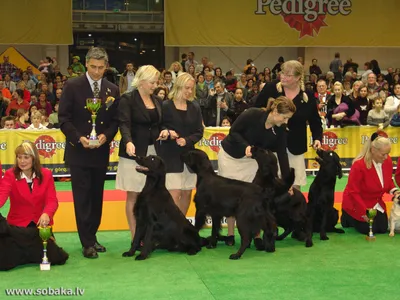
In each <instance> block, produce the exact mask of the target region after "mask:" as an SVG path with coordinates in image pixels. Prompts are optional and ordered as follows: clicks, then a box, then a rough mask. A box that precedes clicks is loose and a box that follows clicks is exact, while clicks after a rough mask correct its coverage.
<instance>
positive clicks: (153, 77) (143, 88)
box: [115, 65, 161, 256]
mask: <svg viewBox="0 0 400 300" xmlns="http://www.w3.org/2000/svg"><path fill="white" fill-rule="evenodd" d="M159 77H160V72H159V71H158V70H157V69H156V68H155V67H153V66H150V65H145V66H141V67H140V68H139V69H138V71H137V72H136V74H135V78H134V79H133V81H132V87H133V90H132V91H131V92H127V93H125V94H123V95H122V96H121V100H120V102H119V106H118V119H119V128H120V132H121V143H120V147H119V154H118V155H119V162H118V171H117V177H116V186H115V187H116V189H119V190H122V191H126V206H125V208H126V218H127V220H128V225H129V230H130V231H131V236H132V240H133V238H134V236H135V229H136V220H135V217H134V215H133V208H134V207H135V203H136V200H137V197H138V195H139V193H140V192H141V191H142V189H143V187H144V184H145V181H146V176H145V175H143V174H141V173H139V172H136V171H135V167H136V166H137V164H136V161H135V160H134V158H135V156H136V155H139V156H146V155H151V154H153V155H157V154H158V152H159V149H158V146H159V143H158V142H157V141H156V140H157V138H158V136H159V134H160V122H161V103H160V102H159V99H158V97H157V96H155V95H154V90H155V89H156V88H157V81H158V78H159ZM123 255H124V256H127V255H128V252H126V253H124V254H123Z"/></svg>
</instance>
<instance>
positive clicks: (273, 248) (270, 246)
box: [265, 245, 275, 252]
mask: <svg viewBox="0 0 400 300" xmlns="http://www.w3.org/2000/svg"><path fill="white" fill-rule="evenodd" d="M265 252H275V245H269V246H267V247H265Z"/></svg>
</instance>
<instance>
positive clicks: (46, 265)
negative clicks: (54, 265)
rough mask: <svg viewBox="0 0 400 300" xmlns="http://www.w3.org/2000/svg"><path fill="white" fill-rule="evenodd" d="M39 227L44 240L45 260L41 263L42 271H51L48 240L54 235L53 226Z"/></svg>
mask: <svg viewBox="0 0 400 300" xmlns="http://www.w3.org/2000/svg"><path fill="white" fill-rule="evenodd" d="M38 229H39V236H40V238H41V239H42V241H43V260H42V263H41V264H40V271H49V270H50V262H49V259H48V258H47V241H48V240H49V238H50V237H51V236H52V232H51V226H46V227H41V226H39V227H38Z"/></svg>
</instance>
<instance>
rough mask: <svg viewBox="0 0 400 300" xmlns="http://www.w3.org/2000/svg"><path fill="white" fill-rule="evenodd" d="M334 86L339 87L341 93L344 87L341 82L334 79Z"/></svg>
mask: <svg viewBox="0 0 400 300" xmlns="http://www.w3.org/2000/svg"><path fill="white" fill-rule="evenodd" d="M335 87H340V90H341V91H342V93H343V91H344V88H343V84H342V83H341V82H340V81H336V82H335V83H334V84H333V88H335Z"/></svg>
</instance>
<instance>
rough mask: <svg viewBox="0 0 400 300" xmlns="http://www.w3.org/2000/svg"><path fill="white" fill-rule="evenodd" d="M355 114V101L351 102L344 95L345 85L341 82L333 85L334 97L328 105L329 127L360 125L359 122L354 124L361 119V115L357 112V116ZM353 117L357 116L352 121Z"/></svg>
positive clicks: (332, 96)
mask: <svg viewBox="0 0 400 300" xmlns="http://www.w3.org/2000/svg"><path fill="white" fill-rule="evenodd" d="M355 113H356V111H355V108H354V103H353V101H351V100H350V98H349V97H347V96H345V95H343V85H342V84H341V83H340V82H339V81H336V82H335V84H334V85H333V95H331V97H330V98H329V100H328V104H327V115H326V117H327V119H328V125H329V126H331V125H333V126H343V125H346V124H347V125H349V124H350V125H354V124H358V125H360V124H359V123H357V122H355V123H353V122H352V120H356V119H357V120H358V118H359V115H360V114H359V113H358V112H357V114H356V115H355ZM353 115H355V116H354V118H353V119H352V117H353ZM357 116H358V117H357Z"/></svg>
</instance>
